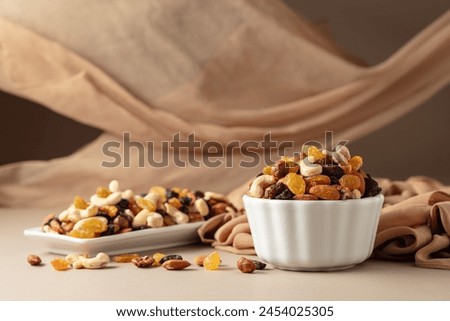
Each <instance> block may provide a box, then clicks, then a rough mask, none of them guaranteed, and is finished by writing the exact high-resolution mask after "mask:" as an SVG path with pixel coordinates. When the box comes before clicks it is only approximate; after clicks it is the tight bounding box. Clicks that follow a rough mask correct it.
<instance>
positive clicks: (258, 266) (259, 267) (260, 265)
mask: <svg viewBox="0 0 450 321" xmlns="http://www.w3.org/2000/svg"><path fill="white" fill-rule="evenodd" d="M251 261H252V262H253V263H255V265H256V269H257V270H264V269H265V268H266V265H267V264H266V263H263V262H261V261H257V260H251Z"/></svg>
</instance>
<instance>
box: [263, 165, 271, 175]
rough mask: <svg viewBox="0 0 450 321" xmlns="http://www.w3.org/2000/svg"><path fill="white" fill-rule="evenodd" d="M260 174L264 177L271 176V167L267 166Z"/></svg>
mask: <svg viewBox="0 0 450 321" xmlns="http://www.w3.org/2000/svg"><path fill="white" fill-rule="evenodd" d="M262 173H263V174H264V175H271V174H272V166H270V165H267V166H266V167H264V168H263V170H262Z"/></svg>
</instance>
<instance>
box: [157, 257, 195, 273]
mask: <svg viewBox="0 0 450 321" xmlns="http://www.w3.org/2000/svg"><path fill="white" fill-rule="evenodd" d="M190 265H191V263H189V262H188V261H186V260H177V259H172V260H168V261H165V262H164V263H163V264H162V266H163V267H164V268H165V269H166V270H183V269H185V268H187V267H189V266H190Z"/></svg>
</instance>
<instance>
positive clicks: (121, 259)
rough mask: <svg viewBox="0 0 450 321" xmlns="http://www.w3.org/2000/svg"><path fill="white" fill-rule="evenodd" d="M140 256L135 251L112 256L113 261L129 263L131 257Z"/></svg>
mask: <svg viewBox="0 0 450 321" xmlns="http://www.w3.org/2000/svg"><path fill="white" fill-rule="evenodd" d="M138 257H140V255H139V254H137V253H127V254H121V255H116V256H115V257H114V262H117V263H130V262H131V261H132V260H133V259H135V258H138Z"/></svg>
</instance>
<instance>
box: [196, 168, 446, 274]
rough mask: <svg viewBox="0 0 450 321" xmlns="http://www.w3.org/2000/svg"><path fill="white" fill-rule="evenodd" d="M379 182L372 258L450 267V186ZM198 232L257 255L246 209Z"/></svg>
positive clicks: (415, 180) (422, 180)
mask: <svg viewBox="0 0 450 321" xmlns="http://www.w3.org/2000/svg"><path fill="white" fill-rule="evenodd" d="M378 181H379V183H380V186H382V188H383V193H384V194H385V204H384V208H383V210H382V213H381V217H380V222H379V225H378V232H377V237H376V240H375V249H374V252H373V257H375V258H378V259H387V260H396V261H397V260H401V261H405V260H411V261H415V263H416V265H417V266H420V267H425V268H437V269H450V236H449V235H450V187H448V186H447V187H446V186H444V185H443V184H442V183H440V182H438V181H437V180H434V179H432V178H429V177H423V176H415V177H411V178H409V179H407V180H405V181H391V180H389V179H378ZM243 193H245V186H242V187H241V188H239V189H238V190H236V191H235V192H234V193H232V194H230V199H232V200H237V201H239V199H240V197H241V196H242V195H243ZM236 203H237V204H241V203H238V202H236ZM199 235H200V237H201V239H202V241H203V242H204V243H206V244H211V245H212V246H213V247H215V248H217V249H221V250H226V251H230V252H233V253H239V254H254V253H255V250H254V247H253V240H252V238H251V232H250V228H249V224H248V221H247V217H246V215H245V214H244V212H243V211H241V212H239V213H224V214H221V215H218V216H215V217H213V218H211V219H210V220H208V221H206V222H205V224H204V225H203V226H202V227H201V228H200V229H199Z"/></svg>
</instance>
